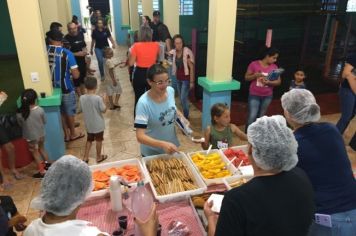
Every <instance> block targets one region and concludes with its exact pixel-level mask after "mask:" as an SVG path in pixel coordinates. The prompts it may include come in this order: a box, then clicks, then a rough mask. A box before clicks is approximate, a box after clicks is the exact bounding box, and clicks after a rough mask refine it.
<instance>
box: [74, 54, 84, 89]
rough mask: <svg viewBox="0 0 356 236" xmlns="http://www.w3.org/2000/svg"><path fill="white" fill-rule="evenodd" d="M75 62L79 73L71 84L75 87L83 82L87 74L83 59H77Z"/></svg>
mask: <svg viewBox="0 0 356 236" xmlns="http://www.w3.org/2000/svg"><path fill="white" fill-rule="evenodd" d="M77 64H78V70H79V73H80V75H79V78H78V79H73V84H74V87H76V88H77V87H80V86H81V85H82V84H84V80H85V77H86V76H87V65H86V63H85V59H84V60H80V61H79V60H78V61H77Z"/></svg>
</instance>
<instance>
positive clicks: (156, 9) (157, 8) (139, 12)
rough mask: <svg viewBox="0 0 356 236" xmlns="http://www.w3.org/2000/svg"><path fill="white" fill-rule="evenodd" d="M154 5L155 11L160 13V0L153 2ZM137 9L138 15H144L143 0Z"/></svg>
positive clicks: (140, 0) (139, 2)
mask: <svg viewBox="0 0 356 236" xmlns="http://www.w3.org/2000/svg"><path fill="white" fill-rule="evenodd" d="M152 4H153V6H152V7H153V10H154V11H159V0H153V1H152ZM137 9H138V14H140V15H142V0H139V1H138V6H137Z"/></svg>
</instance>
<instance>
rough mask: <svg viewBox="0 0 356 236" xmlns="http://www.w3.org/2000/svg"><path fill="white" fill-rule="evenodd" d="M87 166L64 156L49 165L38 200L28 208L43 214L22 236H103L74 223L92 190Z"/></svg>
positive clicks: (81, 221)
mask: <svg viewBox="0 0 356 236" xmlns="http://www.w3.org/2000/svg"><path fill="white" fill-rule="evenodd" d="M92 187H93V186H92V177H91V172H90V169H89V167H88V165H87V164H86V163H85V162H83V161H81V160H79V159H78V158H76V157H74V156H71V155H65V156H63V157H61V158H60V159H59V160H57V161H56V162H55V163H54V164H52V165H51V168H49V169H48V171H47V172H46V175H45V177H44V178H43V180H42V183H41V192H40V196H39V197H37V198H35V199H34V200H33V202H32V205H33V206H34V207H35V208H38V209H40V210H43V211H45V214H44V216H43V217H42V218H39V219H36V220H34V221H33V222H32V223H31V224H30V225H29V226H28V227H27V229H26V230H25V232H24V234H23V235H24V236H63V235H65V236H104V235H108V234H106V233H102V232H100V230H99V229H98V228H97V227H95V226H91V225H90V222H87V221H83V220H76V215H77V213H78V210H79V207H80V205H81V204H82V203H83V202H84V201H85V198H86V197H87V195H88V194H89V193H90V192H91V190H92Z"/></svg>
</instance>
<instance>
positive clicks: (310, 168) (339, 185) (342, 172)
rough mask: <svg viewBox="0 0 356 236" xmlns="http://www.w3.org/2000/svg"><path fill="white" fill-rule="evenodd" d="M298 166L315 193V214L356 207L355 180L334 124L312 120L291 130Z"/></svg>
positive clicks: (333, 212)
mask: <svg viewBox="0 0 356 236" xmlns="http://www.w3.org/2000/svg"><path fill="white" fill-rule="evenodd" d="M295 138H296V140H297V141H298V157H299V162H298V166H299V167H300V168H302V169H303V170H304V171H305V172H306V173H307V175H308V177H309V179H310V181H311V183H312V185H313V188H314V192H315V201H316V207H317V211H316V212H317V213H322V214H335V213H339V212H345V211H349V210H352V209H356V180H355V178H354V176H353V173H352V169H351V164H350V160H349V158H348V156H347V152H346V149H345V144H344V141H343V139H342V136H341V134H340V132H339V131H338V130H337V128H336V126H334V125H332V124H329V123H312V124H308V125H306V126H303V127H301V128H299V129H297V130H296V131H295Z"/></svg>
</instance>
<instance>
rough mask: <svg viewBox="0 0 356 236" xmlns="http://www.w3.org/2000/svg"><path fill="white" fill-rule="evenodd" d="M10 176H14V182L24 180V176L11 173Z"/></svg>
mask: <svg viewBox="0 0 356 236" xmlns="http://www.w3.org/2000/svg"><path fill="white" fill-rule="evenodd" d="M12 176H14V178H15V179H16V180H21V179H24V178H25V176H24V175H22V174H20V173H19V174H15V173H12Z"/></svg>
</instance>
